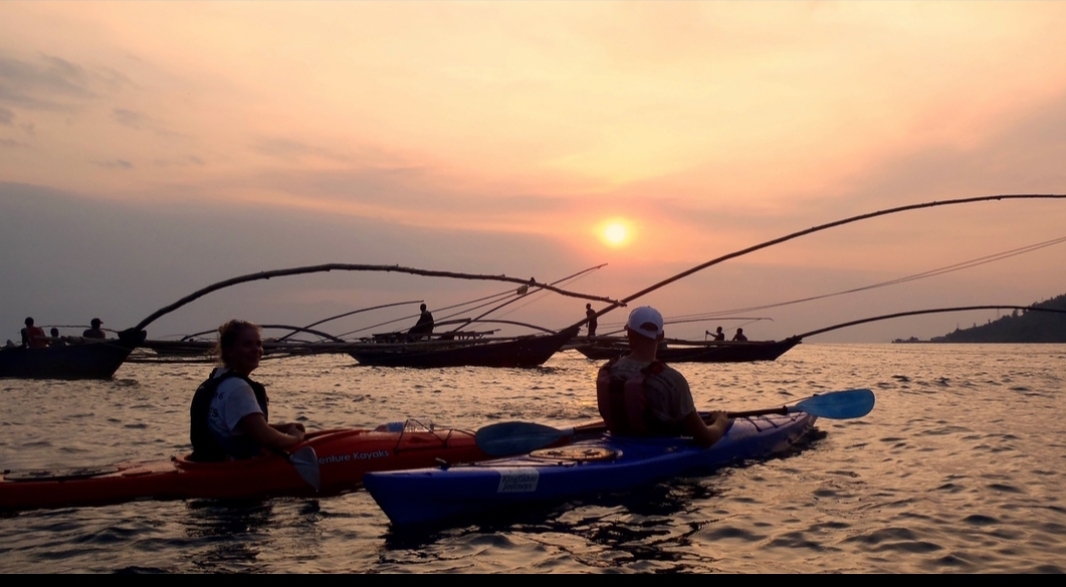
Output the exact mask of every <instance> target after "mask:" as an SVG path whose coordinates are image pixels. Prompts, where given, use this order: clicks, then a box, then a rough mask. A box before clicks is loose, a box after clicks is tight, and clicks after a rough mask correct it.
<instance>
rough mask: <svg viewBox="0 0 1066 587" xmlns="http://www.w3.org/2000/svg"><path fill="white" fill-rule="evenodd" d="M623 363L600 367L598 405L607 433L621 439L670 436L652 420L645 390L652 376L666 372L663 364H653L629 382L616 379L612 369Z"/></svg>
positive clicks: (655, 362) (660, 362)
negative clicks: (648, 379) (646, 381)
mask: <svg viewBox="0 0 1066 587" xmlns="http://www.w3.org/2000/svg"><path fill="white" fill-rule="evenodd" d="M618 360H619V359H614V360H612V361H610V362H608V363H607V364H606V365H604V366H603V367H600V372H599V374H598V375H597V377H596V404H597V407H599V410H600V417H601V418H603V421H604V423H605V424H607V429H608V430H610V431H611V433H612V434H617V435H619V436H652V435H655V436H658V435H662V434H667V433H668V432H667V431H666V430H664V424H663V423H661V422H659V421H657V420H656V419H655V418H654V417H652V415H651V412H650V411H649V410H648V398H647V393H646V391H645V388H644V383H645V380H646V379H647V378H648V375H657V374H659V373H662V372H663V370H664V369H666V364H665V363H663V362H662V361H653V362H652V363H651V364H650V365H648V366H647V367H645V368H643V369H641V370H640V372H639V373H636V374H634V375H633V376H630V377H629V378H623V377H612V376H611V367H612V366H614V364H615V363H616V362H618Z"/></svg>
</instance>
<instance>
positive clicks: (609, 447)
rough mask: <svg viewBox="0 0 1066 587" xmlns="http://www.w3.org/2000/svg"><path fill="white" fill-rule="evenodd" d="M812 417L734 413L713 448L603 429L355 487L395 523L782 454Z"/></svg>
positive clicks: (369, 478) (370, 476) (371, 476)
mask: <svg viewBox="0 0 1066 587" xmlns="http://www.w3.org/2000/svg"><path fill="white" fill-rule="evenodd" d="M815 420H817V418H816V417H815V416H812V415H810V414H805V413H792V414H787V415H768V416H757V417H749V418H737V419H735V420H733V421H732V424H731V426H730V427H729V430H728V431H727V432H726V435H725V436H724V437H723V438H722V439H721V440H719V441H718V442H717V443H715V444H714V446H712V447H710V448H706V449H701V448H699V447H696V446H695V445H694V444H692V441H691V440H690V439H687V438H633V437H614V436H611V435H610V434H604V435H603V436H601V437H599V438H597V439H595V440H584V441H580V442H575V443H573V444H569V445H566V446H563V447H559V448H548V449H542V450H536V451H533V452H531V453H529V454H527V455H524V456H518V457H508V458H502V459H496V460H491V461H483V462H480V463H473V464H464V465H455V466H450V467H438V468H426V469H414V470H407V471H389V472H376V473H367V475H366V476H365V477H364V478H363V484H364V485H365V486H366V489H367V490H368V491H369V492H370V495H372V496H373V497H374V499H375V500H376V501H377V503H378V505H379V506H381V509H382V510H384V511H385V514H386V515H388V517H389V520H391V521H392V523H393V524H394V525H397V526H407V525H416V524H429V523H437V522H442V521H446V520H454V519H458V518H462V517H465V516H474V515H478V514H483V513H485V512H489V511H493V510H499V509H506V508H511V507H515V506H523V505H528V504H533V503H540V502H551V501H556V500H564V499H568V498H574V497H580V496H584V495H594V494H597V493H603V492H611V491H621V490H625V489H629V488H631V487H634V486H637V485H642V484H647V483H653V482H656V481H661V480H664V479H669V478H672V477H676V476H679V475H682V474H686V473H696V472H708V471H710V470H713V469H715V468H718V467H721V466H724V465H728V464H731V463H735V462H737V461H742V460H747V459H758V458H765V457H768V456H771V455H773V454H775V453H779V452H782V451H784V450H786V449H787V448H789V447H790V446H792V445H793V444H794V443H796V442H797V441H798V440H799V439H801V438H802V437H803V436H804V435H805V434H806V433H807V432H808V431H809V430H810V429H811V428H812V427H813V426H814V422H815Z"/></svg>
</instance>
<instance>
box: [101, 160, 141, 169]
mask: <svg viewBox="0 0 1066 587" xmlns="http://www.w3.org/2000/svg"><path fill="white" fill-rule="evenodd" d="M93 164H94V165H98V166H100V167H103V168H106V169H133V163H130V162H129V161H126V160H125V159H109V160H107V161H94V162H93Z"/></svg>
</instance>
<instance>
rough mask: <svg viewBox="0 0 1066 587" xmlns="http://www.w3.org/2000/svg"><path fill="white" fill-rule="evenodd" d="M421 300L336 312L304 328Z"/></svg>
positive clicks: (294, 333)
mask: <svg viewBox="0 0 1066 587" xmlns="http://www.w3.org/2000/svg"><path fill="white" fill-rule="evenodd" d="M423 301H425V300H410V301H406V302H395V303H392V304H382V305H380V306H371V307H369V308H359V309H358V310H352V311H351V312H345V313H343V314H337V315H336V316H330V317H329V318H323V319H322V320H319V321H318V322H312V323H311V324H308V325H307V326H304V328H314V327H315V326H318V325H319V324H325V323H326V322H330V321H332V320H337V319H339V318H344V317H346V316H352V315H354V314H361V313H363V312H369V311H371V310H380V309H382V308H391V307H393V306H405V305H407V304H418V303H421V302H423ZM297 332H298V331H296V330H293V331H292V332H290V333H289V334H286V335H285V336H283V337H281V338H279V339H278V342H282V341H284V340H287V339H288V338H289V337H291V336H294V335H296V334H297Z"/></svg>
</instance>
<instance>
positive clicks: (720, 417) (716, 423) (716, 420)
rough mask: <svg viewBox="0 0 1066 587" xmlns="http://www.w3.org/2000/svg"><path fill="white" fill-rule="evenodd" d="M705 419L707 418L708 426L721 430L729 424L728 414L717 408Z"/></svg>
mask: <svg viewBox="0 0 1066 587" xmlns="http://www.w3.org/2000/svg"><path fill="white" fill-rule="evenodd" d="M707 420H709V422H708V424H707V427H708V428H715V429H717V430H721V431H723V432H724V431H725V429H726V426H728V425H729V416H727V415H726V413H725V412H721V411H717V410H716V411H713V412H711V414H710V417H709V418H707Z"/></svg>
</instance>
